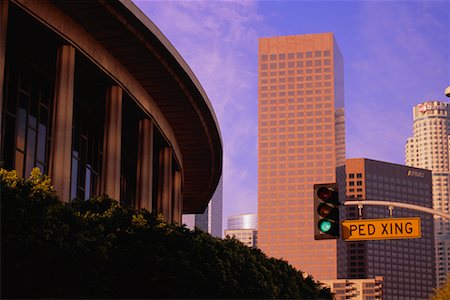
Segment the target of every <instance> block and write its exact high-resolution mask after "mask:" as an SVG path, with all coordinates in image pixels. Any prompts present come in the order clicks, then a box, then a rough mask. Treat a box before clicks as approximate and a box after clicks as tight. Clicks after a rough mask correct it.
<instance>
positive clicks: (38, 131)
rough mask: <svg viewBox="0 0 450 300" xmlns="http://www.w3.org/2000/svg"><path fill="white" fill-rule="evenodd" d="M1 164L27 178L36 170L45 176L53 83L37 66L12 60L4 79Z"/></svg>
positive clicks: (19, 60)
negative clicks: (5, 91) (4, 99)
mask: <svg viewBox="0 0 450 300" xmlns="http://www.w3.org/2000/svg"><path fill="white" fill-rule="evenodd" d="M5 83H6V86H7V89H6V90H7V94H6V97H5V98H6V101H5V104H4V107H3V109H4V111H3V118H4V122H5V123H4V128H5V133H4V135H5V136H4V140H3V146H4V157H3V160H4V163H5V167H6V168H8V169H12V168H14V169H16V170H17V171H18V173H19V175H20V176H22V177H28V176H29V174H30V172H31V169H32V168H34V167H35V166H37V167H39V169H41V171H42V172H43V173H47V172H48V159H49V157H48V156H49V147H50V142H51V140H50V138H51V121H52V117H51V116H52V106H53V81H52V79H50V78H48V77H47V75H46V74H45V73H44V72H43V71H41V70H40V69H39V68H38V67H37V66H35V65H33V64H30V63H28V62H27V63H25V61H22V60H21V59H17V60H16V59H15V58H13V59H12V60H11V64H10V65H9V67H8V69H7V75H6V81H5Z"/></svg>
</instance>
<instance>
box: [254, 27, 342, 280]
mask: <svg viewBox="0 0 450 300" xmlns="http://www.w3.org/2000/svg"><path fill="white" fill-rule="evenodd" d="M258 75H259V78H258V87H259V91H258V98H259V112H258V114H259V121H258V122H259V124H258V125H259V126H258V128H259V131H258V217H259V220H258V233H259V248H260V249H261V250H262V251H264V252H265V253H266V254H267V255H269V256H273V257H277V258H283V259H286V260H287V261H288V262H289V263H290V264H292V265H293V266H294V267H296V268H298V269H300V270H301V271H304V272H307V273H308V274H311V275H312V276H314V278H315V279H336V278H337V276H338V274H337V270H338V267H337V260H336V256H337V242H336V241H335V240H322V241H316V240H314V230H313V226H314V224H313V223H314V222H313V184H315V183H328V182H336V167H337V166H339V165H343V164H344V163H345V125H344V83H343V76H344V74H343V59H342V55H341V52H340V50H339V47H338V45H337V43H336V40H335V38H334V36H333V34H332V33H322V34H305V35H296V36H279V37H271V38H261V39H259V60H258Z"/></svg>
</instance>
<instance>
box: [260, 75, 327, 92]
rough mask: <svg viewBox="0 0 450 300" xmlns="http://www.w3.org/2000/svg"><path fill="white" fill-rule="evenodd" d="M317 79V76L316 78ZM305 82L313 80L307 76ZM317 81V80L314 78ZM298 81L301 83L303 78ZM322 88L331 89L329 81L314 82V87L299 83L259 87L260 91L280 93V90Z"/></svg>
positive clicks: (309, 84)
mask: <svg viewBox="0 0 450 300" xmlns="http://www.w3.org/2000/svg"><path fill="white" fill-rule="evenodd" d="M316 77H317V76H316ZM306 80H313V79H312V77H309V78H308V76H307V77H306ZM316 80H317V78H316ZM299 81H303V78H302V79H300V80H299ZM323 87H331V81H325V82H323V83H322V82H315V83H314V85H313V84H312V83H311V82H310V83H305V84H303V83H299V84H293V83H292V84H287V85H285V84H282V85H270V86H269V85H262V86H261V87H260V91H263V92H264V91H280V90H286V89H288V90H293V89H321V88H323Z"/></svg>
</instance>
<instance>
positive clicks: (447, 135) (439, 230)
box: [405, 101, 450, 286]
mask: <svg viewBox="0 0 450 300" xmlns="http://www.w3.org/2000/svg"><path fill="white" fill-rule="evenodd" d="M413 117H414V125H413V127H414V133H413V136H412V137H410V138H408V140H407V142H406V146H405V156H406V165H408V166H413V167H418V168H425V169H428V170H431V171H432V178H433V208H434V209H436V210H439V211H442V212H445V213H449V205H450V198H449V185H450V176H449V175H450V163H449V156H450V154H449V149H450V148H449V147H450V142H449V141H450V106H449V105H448V103H445V102H439V101H427V102H424V103H421V104H418V105H416V106H415V107H414V108H413ZM434 228H435V232H434V234H435V237H434V239H435V251H436V255H435V258H436V279H437V285H438V286H441V285H443V284H444V282H445V280H447V279H448V278H449V276H450V222H449V220H447V219H443V218H441V217H438V216H435V218H434Z"/></svg>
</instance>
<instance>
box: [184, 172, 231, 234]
mask: <svg viewBox="0 0 450 300" xmlns="http://www.w3.org/2000/svg"><path fill="white" fill-rule="evenodd" d="M222 185H223V184H222V177H221V178H220V181H219V183H218V185H217V188H216V191H215V192H214V195H213V196H212V198H211V200H210V201H209V204H208V207H207V208H206V209H205V211H204V212H203V213H202V214H184V215H182V223H183V224H185V225H186V227H187V228H190V229H194V228H195V227H197V228H199V229H201V230H203V231H204V232H208V233H209V234H211V235H212V236H215V237H218V238H221V237H222V198H223V196H222V195H223V189H222Z"/></svg>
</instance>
